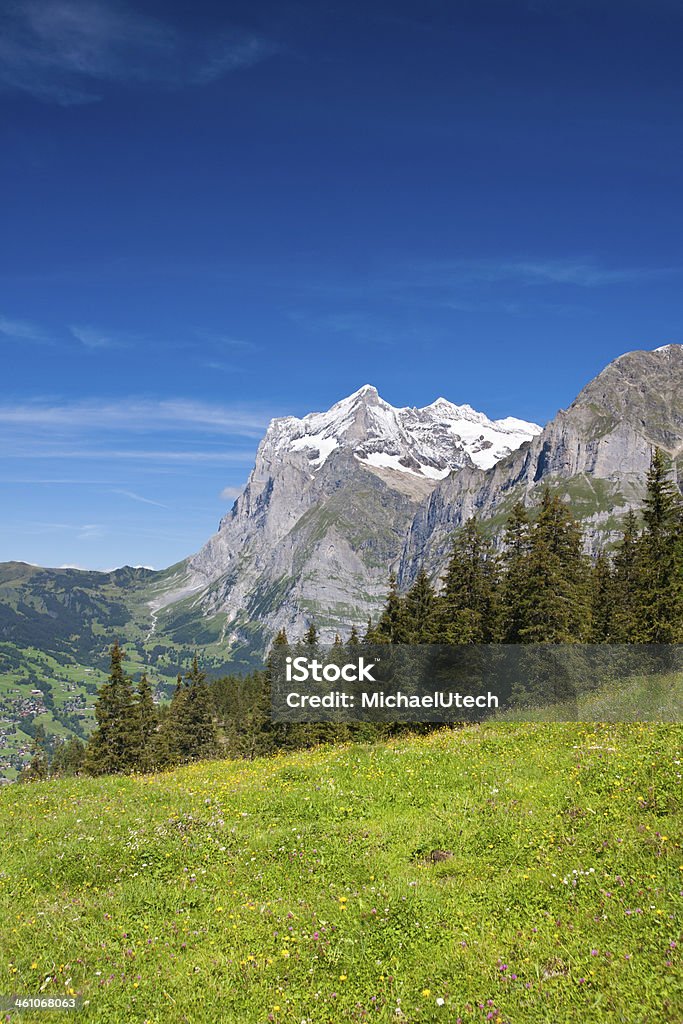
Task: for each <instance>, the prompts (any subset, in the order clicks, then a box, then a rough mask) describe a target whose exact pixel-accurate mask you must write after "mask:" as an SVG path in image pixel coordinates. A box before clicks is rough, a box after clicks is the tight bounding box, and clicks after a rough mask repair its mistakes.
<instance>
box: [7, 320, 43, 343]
mask: <svg viewBox="0 0 683 1024" xmlns="http://www.w3.org/2000/svg"><path fill="white" fill-rule="evenodd" d="M0 337H4V338H10V339H12V340H14V341H29V342H38V343H40V344H42V343H44V342H48V341H50V338H49V337H48V335H47V334H46V333H45V332H44V330H43V329H42V327H39V326H38V324H34V323H32V322H31V321H30V320H12V319H10V317H7V316H2V315H0Z"/></svg>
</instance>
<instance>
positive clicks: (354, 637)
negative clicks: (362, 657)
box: [346, 626, 360, 647]
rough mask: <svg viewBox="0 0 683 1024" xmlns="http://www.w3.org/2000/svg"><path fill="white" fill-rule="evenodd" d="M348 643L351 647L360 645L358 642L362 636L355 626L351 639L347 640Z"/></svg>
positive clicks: (350, 634)
mask: <svg viewBox="0 0 683 1024" xmlns="http://www.w3.org/2000/svg"><path fill="white" fill-rule="evenodd" d="M346 643H347V645H348V646H349V647H358V644H359V643H360V637H359V636H358V630H357V629H356V627H355V626H352V627H351V632H350V633H349V639H348V640H347V641H346Z"/></svg>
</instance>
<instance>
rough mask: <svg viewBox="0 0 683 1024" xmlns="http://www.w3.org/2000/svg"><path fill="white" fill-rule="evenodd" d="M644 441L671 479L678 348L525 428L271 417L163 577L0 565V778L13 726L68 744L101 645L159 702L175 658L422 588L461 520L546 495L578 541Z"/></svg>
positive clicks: (607, 524)
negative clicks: (559, 499) (556, 497)
mask: <svg viewBox="0 0 683 1024" xmlns="http://www.w3.org/2000/svg"><path fill="white" fill-rule="evenodd" d="M653 445H659V446H660V447H662V448H663V449H665V451H667V452H668V453H669V455H670V456H671V457H672V459H673V461H674V465H675V467H676V470H677V473H678V478H679V480H683V347H682V346H680V345H668V346H664V347H663V348H660V349H657V350H655V351H653V352H631V353H628V354H627V355H624V356H621V357H620V358H619V359H617V360H615V361H614V362H613V363H611V364H610V365H609V366H608V367H607V368H606V369H605V370H604V371H603V372H602V373H601V374H599V376H598V377H596V378H595V380H593V381H591V382H590V383H589V384H588V385H587V386H586V387H585V388H584V389H583V391H582V392H581V393H580V395H579V396H578V397H577V398H576V400H575V401H574V402H572V404H571V405H570V406H569V408H568V409H566V410H561V411H560V412H559V413H558V414H557V416H556V417H555V418H554V419H553V420H552V421H551V422H550V423H549V424H548V425H547V426H546V427H545V428H544V429H543V430H541V428H540V427H537V426H536V425H534V424H529V423H524V422H523V421H520V420H514V419H505V420H499V421H494V422H492V421H490V420H488V419H487V418H486V417H485V416H484V415H483V414H481V413H477V412H475V411H474V410H473V409H471V408H470V407H469V406H455V405H452V404H451V403H449V402H447V401H445V400H444V399H438V400H437V401H436V402H434V403H433V404H432V405H429V406H427V407H426V408H424V409H394V408H393V407H392V406H390V405H389V404H388V403H386V402H384V401H383V400H382V399H381V398H380V397H379V395H378V394H377V392H376V391H375V389H374V388H371V387H369V386H366V387H364V388H361V389H360V391H358V392H356V393H355V394H353V395H350V396H349V397H348V398H346V399H343V400H342V401H341V402H338V403H337V404H336V405H335V406H333V407H332V408H331V409H330V410H328V411H327V412H324V413H312V414H310V415H309V416H305V417H303V418H302V419H297V418H295V417H286V418H284V419H280V420H274V421H273V423H272V424H271V425H270V427H269V428H268V431H267V433H266V436H265V437H264V439H263V441H262V443H261V445H260V446H259V450H258V453H257V456H256V462H255V466H254V470H253V472H252V474H251V476H250V478H249V481H248V483H247V486H246V487H245V489H244V492H243V493H242V494H241V495H240V497H239V498H238V499H237V501H236V502H235V504H234V505H233V507H232V509H231V510H230V512H229V513H228V514H227V515H226V516H225V517H224V518H223V520H222V521H221V523H220V526H219V529H218V531H217V533H216V534H215V535H214V536H213V537H212V538H211V539H210V540H209V541H208V542H207V543H206V544H205V545H204V547H203V548H202V549H201V550H200V551H199V552H198V553H197V554H196V555H194V556H192V557H190V558H188V559H185V560H184V561H182V562H180V563H178V564H177V565H175V566H171V567H170V568H169V569H166V570H164V571H163V572H152V571H149V570H140V569H137V570H134V569H130V568H123V569H119V570H116V571H115V572H112V573H95V572H83V571H80V570H76V569H69V570H52V569H40V568H38V567H34V566H27V565H26V564H24V563H18V562H9V563H4V564H0V780H2V778H3V777H4V778H8V777H12V774H13V773H14V772H15V771H16V768H17V767H18V766H19V765H20V764H21V763H22V760H23V759H25V756H26V754H27V751H28V749H29V747H30V736H31V734H32V733H31V730H32V728H33V727H34V726H35V725H36V724H37V723H42V724H43V725H44V726H45V727H46V728H47V730H48V731H49V732H52V733H57V734H60V733H61V734H62V735H69V734H70V733H72V732H74V731H75V732H77V733H78V732H81V733H83V732H87V730H88V728H89V726H90V725H91V724H92V704H93V700H94V692H95V690H96V688H97V684H99V683H100V682H101V681H102V680H103V679H104V678H105V675H106V669H107V650H108V648H109V647H110V645H111V643H112V642H113V641H114V640H115V639H118V640H119V641H121V642H122V643H123V645H124V647H125V649H126V655H127V659H128V668H129V670H130V671H131V672H133V673H134V674H136V675H139V673H140V672H141V671H142V670H143V669H144V670H146V671H147V672H148V674H149V676H150V678H151V679H152V681H153V682H154V683H155V685H157V687H159V690H160V692H161V693H163V692H164V691H165V692H169V689H170V687H171V686H172V685H173V682H172V681H173V680H174V679H175V675H176V673H177V672H178V671H184V670H185V669H186V668H187V666H188V664H189V661H190V659H191V658H192V656H193V655H194V653H195V651H196V652H198V653H199V654H200V657H201V660H202V663H203V665H204V667H205V668H206V669H207V670H208V671H209V672H210V673H212V674H220V673H221V672H224V671H226V670H229V669H237V670H239V669H240V668H241V667H245V666H247V665H249V664H254V663H258V662H259V660H260V658H261V657H262V654H263V651H264V649H265V648H266V647H267V645H268V643H269V642H270V640H271V639H272V636H273V634H274V632H275V631H276V630H277V629H279V628H280V627H281V626H285V627H286V628H287V630H288V632H289V633H290V635H292V636H296V635H298V634H300V633H301V632H303V630H304V629H305V628H306V627H307V625H308V623H309V622H310V621H311V620H315V621H316V623H317V624H318V626H320V627H322V629H323V633H324V635H325V636H326V637H331V636H332V635H333V634H334V632H335V631H337V630H339V631H340V632H343V633H347V632H348V629H349V627H350V626H351V624H354V623H355V624H361V625H362V624H363V623H364V622H365V620H366V619H367V616H368V615H369V614H373V615H374V614H376V613H377V611H378V610H379V609H380V608H381V606H382V604H383V600H384V595H385V591H386V580H387V574H388V571H389V569H390V568H392V567H393V568H397V570H398V572H399V579H400V582H401V584H402V585H403V586H408V585H409V584H410V582H411V580H412V579H413V578H414V576H415V573H416V571H417V569H418V567H419V566H420V565H421V564H426V566H427V567H428V569H430V571H431V572H432V573H433V575H434V576H438V575H439V572H440V570H441V567H442V566H443V564H444V562H445V560H446V558H447V555H448V550H449V545H450V539H451V536H452V534H453V531H454V530H455V529H457V528H458V526H460V525H461V524H462V523H463V522H464V520H465V519H466V518H467V517H468V516H470V515H472V514H474V513H476V514H477V515H478V516H480V517H481V518H482V520H483V521H484V522H485V523H486V524H487V527H488V529H489V530H490V531H491V533H492V534H493V535H494V536H499V535H500V530H501V528H502V525H503V523H504V521H505V518H506V515H507V513H508V511H509V509H510V508H511V506H512V505H513V504H514V502H515V501H517V500H519V499H520V498H522V499H524V500H525V501H527V502H530V503H533V502H534V501H535V500H536V499H537V498H538V496H539V494H540V490H541V488H542V487H543V486H544V485H546V484H547V485H548V486H550V487H552V488H553V489H555V490H557V491H558V492H560V493H561V494H562V495H564V496H566V497H567V498H568V499H569V500H570V501H571V503H572V508H573V510H574V512H575V513H576V514H577V515H578V516H580V517H581V518H582V519H583V521H584V525H585V527H586V529H587V533H588V537H589V541H593V542H594V541H595V540H596V539H597V538H598V537H607V538H610V537H612V536H615V534H616V530H617V529H618V527H619V523H620V520H621V518H622V517H623V515H624V514H625V512H626V510H627V509H628V508H629V507H631V506H632V505H633V504H637V503H638V502H639V501H640V498H641V496H642V493H643V481H644V477H645V473H646V471H647V467H648V464H649V460H650V452H651V449H652V447H653Z"/></svg>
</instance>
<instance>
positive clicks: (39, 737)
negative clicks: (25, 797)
mask: <svg viewBox="0 0 683 1024" xmlns="http://www.w3.org/2000/svg"><path fill="white" fill-rule="evenodd" d="M46 739H47V737H46V736H45V728H44V726H42V725H40V724H38V725H37V726H36V731H35V733H34V735H33V741H32V743H31V760H30V762H29V763H28V764H27V765H25V766H24V767H23V768H22V770H21V772H20V773H19V781H20V782H42V781H43V779H47V777H48V775H49V766H48V759H47V752H46V750H45V745H46Z"/></svg>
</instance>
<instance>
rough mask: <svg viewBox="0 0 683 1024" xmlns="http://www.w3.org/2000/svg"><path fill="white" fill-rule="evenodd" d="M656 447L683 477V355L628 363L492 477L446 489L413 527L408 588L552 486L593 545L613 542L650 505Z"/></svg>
mask: <svg viewBox="0 0 683 1024" xmlns="http://www.w3.org/2000/svg"><path fill="white" fill-rule="evenodd" d="M655 445H657V446H659V447H661V448H663V449H664V450H665V451H666V452H668V454H669V455H670V456H671V457H672V458H673V460H674V464H675V465H676V466H677V469H678V470H679V471H680V470H683V464H682V457H683V346H681V345H666V346H664V347H662V348H659V349H656V350H654V351H652V352H630V353H627V354H626V355H623V356H621V357H620V358H619V359H616V360H615V361H614V362H613V363H610V365H609V366H608V367H607V368H606V369H605V370H603V372H602V373H600V374H599V375H598V376H597V377H596V378H595V379H594V380H593V381H591V382H590V383H589V384H588V385H587V386H586V387H585V388H584V389H583V391H581V393H580V394H579V396H578V397H577V398H576V399H575V401H574V402H572V404H571V405H570V406H569V408H568V409H566V410H561V411H560V412H558V414H557V416H556V417H555V418H554V419H553V420H552V421H551V422H550V423H549V424H548V425H547V426H546V427H545V428H544V430H543V431H542V432H541V433H540V434H538V435H537V436H536V437H534V438H533V439H532V440H531V441H529V442H527V443H525V444H523V445H522V446H521V447H520V448H519V449H518V450H517V451H515V452H513V453H512V454H510V455H508V456H507V457H505V458H503V459H501V460H500V461H499V462H498V463H497V464H496V465H495V466H494V467H492V468H491V469H489V470H488V471H486V472H483V471H481V470H480V469H477V468H471V467H470V468H466V469H464V470H463V471H462V472H461V473H458V474H453V475H451V476H449V477H448V478H447V479H445V480H443V481H442V482H441V483H439V484H438V486H437V487H436V488H435V489H434V490H433V491H432V493H431V494H430V496H429V497H428V498H427V500H426V501H425V503H424V504H423V506H422V507H421V508H420V509H419V510H418V512H417V514H416V516H415V518H414V520H413V522H412V524H411V526H410V529H409V533H408V537H407V540H406V544H405V547H404V551H403V554H402V556H401V560H400V567H399V581H400V583H401V584H402V585H403V586H408V585H409V583H410V581H411V580H412V579H413V578H414V576H415V574H416V572H417V570H418V568H419V566H420V565H422V564H425V565H426V566H427V567H428V568H429V569H431V571H432V572H433V573H436V574H438V572H439V571H440V569H441V568H442V567H443V564H444V562H445V560H446V558H447V555H448V548H449V545H450V537H451V535H452V533H453V531H454V530H455V529H457V528H458V527H459V526H461V525H462V524H463V523H464V522H465V520H466V519H467V518H468V517H469V516H471V515H477V516H478V517H480V518H481V519H483V520H487V521H488V522H489V524H490V528H491V530H492V532H493V533H494V534H495V533H496V530H498V529H499V528H500V527H501V526H502V523H503V521H504V519H505V517H506V516H507V513H508V512H509V510H510V508H511V507H512V505H513V504H514V503H515V501H518V500H520V499H522V500H524V501H525V502H527V503H533V502H534V501H535V500H536V498H537V497H538V493H539V491H540V489H541V487H542V486H544V485H546V484H547V485H549V486H551V487H553V488H555V489H557V490H558V491H559V492H560V493H561V494H562V495H563V496H565V497H567V498H568V499H569V500H570V501H571V503H572V507H573V508H574V510H575V512H576V513H577V514H578V515H579V516H581V517H582V519H583V520H584V526H585V528H586V531H587V534H588V541H589V545H592V546H595V545H596V544H597V542H598V541H601V540H604V539H607V540H609V539H612V538H614V537H615V536H616V532H617V530H618V528H619V524H620V521H621V519H622V518H623V515H624V514H625V513H626V511H627V510H628V509H629V508H631V507H633V506H634V505H637V504H638V503H639V502H640V499H641V498H642V495H643V481H644V478H645V474H646V472H647V469H648V466H649V462H650V455H651V452H652V448H653V446H655ZM680 478H681V479H683V474H682V475H681V477H680Z"/></svg>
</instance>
